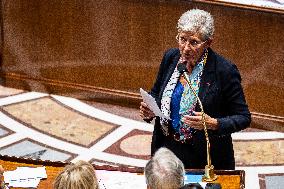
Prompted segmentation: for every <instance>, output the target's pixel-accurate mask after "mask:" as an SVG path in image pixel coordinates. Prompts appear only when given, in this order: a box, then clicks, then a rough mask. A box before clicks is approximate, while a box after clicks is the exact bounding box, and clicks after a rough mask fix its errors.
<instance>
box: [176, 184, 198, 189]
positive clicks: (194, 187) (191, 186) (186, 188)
mask: <svg viewBox="0 0 284 189" xmlns="http://www.w3.org/2000/svg"><path fill="white" fill-rule="evenodd" d="M180 189H203V188H202V186H201V185H200V184H198V183H190V184H185V185H184V186H183V187H181V188H180Z"/></svg>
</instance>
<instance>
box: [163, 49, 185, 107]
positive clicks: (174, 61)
mask: <svg viewBox="0 0 284 189" xmlns="http://www.w3.org/2000/svg"><path fill="white" fill-rule="evenodd" d="M179 57H180V54H179V53H177V54H176V55H175V56H174V57H173V58H172V60H171V61H172V62H171V64H170V66H169V68H168V71H167V73H166V74H165V79H164V80H163V84H162V86H161V91H160V97H159V102H158V103H159V104H158V105H159V106H160V105H161V103H160V101H161V99H162V95H163V92H164V90H165V88H166V86H167V83H168V82H169V80H170V78H171V76H172V74H173V72H174V70H175V68H176V65H177V63H178V60H179Z"/></svg>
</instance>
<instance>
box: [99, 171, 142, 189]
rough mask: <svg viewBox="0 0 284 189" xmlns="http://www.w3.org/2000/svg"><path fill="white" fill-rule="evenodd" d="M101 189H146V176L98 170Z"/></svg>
mask: <svg viewBox="0 0 284 189" xmlns="http://www.w3.org/2000/svg"><path fill="white" fill-rule="evenodd" d="M96 175H97V178H98V181H99V186H100V189H108V188H115V189H133V188H135V189H146V188H147V185H146V181H145V176H144V175H141V174H137V173H129V172H120V171H105V170H96Z"/></svg>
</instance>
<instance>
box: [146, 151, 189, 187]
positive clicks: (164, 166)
mask: <svg viewBox="0 0 284 189" xmlns="http://www.w3.org/2000/svg"><path fill="white" fill-rule="evenodd" d="M144 171H145V176H146V183H147V187H148V189H178V188H180V187H181V186H183V184H184V173H185V171H184V166H183V163H182V162H181V161H180V159H178V158H177V157H176V156H175V154H174V153H173V152H171V151H170V150H168V149H167V148H160V149H159V150H158V151H157V152H156V153H155V154H154V156H153V157H152V158H151V160H150V161H149V162H148V163H147V164H146V167H145V170H144Z"/></svg>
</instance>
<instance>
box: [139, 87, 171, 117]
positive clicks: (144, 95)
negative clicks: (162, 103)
mask: <svg viewBox="0 0 284 189" xmlns="http://www.w3.org/2000/svg"><path fill="white" fill-rule="evenodd" d="M140 94H141V97H142V99H143V102H145V103H146V104H147V105H148V107H149V108H150V110H152V111H153V112H154V114H155V116H159V117H162V118H166V119H170V118H169V117H167V116H165V115H164V114H163V113H162V112H161V110H160V108H159V106H158V105H157V102H156V100H155V98H154V97H152V96H151V95H149V94H148V93H147V92H146V91H145V90H143V89H142V88H140Z"/></svg>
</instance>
